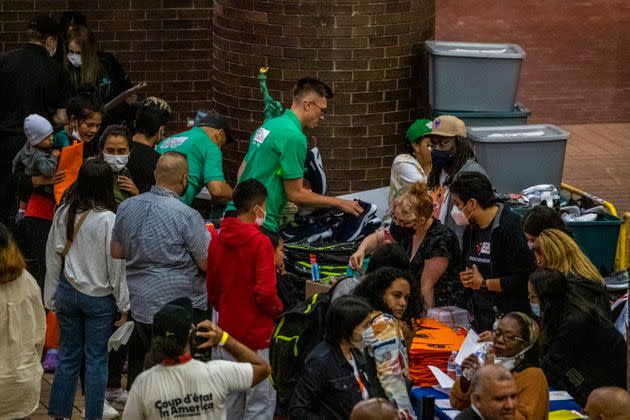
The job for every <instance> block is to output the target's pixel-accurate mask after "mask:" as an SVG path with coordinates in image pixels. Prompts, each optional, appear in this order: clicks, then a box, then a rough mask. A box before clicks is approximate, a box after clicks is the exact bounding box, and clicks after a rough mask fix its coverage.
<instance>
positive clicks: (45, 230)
mask: <svg viewBox="0 0 630 420" xmlns="http://www.w3.org/2000/svg"><path fill="white" fill-rule="evenodd" d="M51 226H52V222H51V221H50V220H45V219H39V218H37V217H25V218H24V220H22V221H21V222H20V223H19V224H18V225H17V226H16V229H15V239H16V242H17V244H18V247H19V248H20V250H21V251H22V254H23V255H24V259H25V260H26V269H27V270H28V272H29V273H31V275H32V276H33V277H34V278H35V280H37V284H38V285H39V287H40V289H41V290H42V295H43V293H44V280H45V279H46V241H48V234H49V233H50V228H51Z"/></svg>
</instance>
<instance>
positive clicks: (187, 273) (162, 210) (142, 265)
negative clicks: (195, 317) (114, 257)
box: [112, 186, 210, 324]
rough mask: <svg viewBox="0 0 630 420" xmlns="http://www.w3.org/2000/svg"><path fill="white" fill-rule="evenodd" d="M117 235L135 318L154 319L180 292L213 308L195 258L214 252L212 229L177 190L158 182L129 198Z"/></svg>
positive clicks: (119, 215) (199, 304)
mask: <svg viewBox="0 0 630 420" xmlns="http://www.w3.org/2000/svg"><path fill="white" fill-rule="evenodd" d="M112 239H113V240H116V241H118V242H120V243H121V244H122V246H123V250H124V256H125V260H126V262H127V264H126V269H127V285H128V287H129V300H130V302H131V313H132V314H133V318H134V320H136V321H138V322H142V323H145V324H152V323H153V316H154V315H155V313H156V312H157V311H158V310H160V309H161V308H162V306H164V304H166V303H168V302H170V301H172V300H174V299H176V298H179V297H189V298H190V299H191V300H192V303H193V307H194V308H198V309H204V310H205V309H207V307H208V303H207V297H206V283H205V276H204V274H203V273H201V272H200V271H199V268H198V266H197V264H196V262H195V261H196V260H203V259H206V258H207V257H208V245H209V244H210V234H209V233H208V231H207V230H206V226H205V223H204V221H203V219H202V218H201V215H200V214H199V213H198V212H197V211H196V210H194V209H192V208H190V207H189V206H187V205H186V204H184V203H182V202H181V201H180V199H179V196H178V195H177V194H175V193H174V192H172V191H169V190H167V189H164V188H161V187H157V186H154V187H152V188H151V191H149V192H146V193H144V194H140V195H138V196H136V197H131V198H129V199H127V200H125V201H123V202H122V203H121V204H120V206H118V212H117V213H116V223H115V225H114V232H113V235H112Z"/></svg>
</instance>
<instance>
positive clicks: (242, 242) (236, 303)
mask: <svg viewBox="0 0 630 420" xmlns="http://www.w3.org/2000/svg"><path fill="white" fill-rule="evenodd" d="M206 287H207V289H208V308H210V307H214V309H215V310H217V311H218V312H219V327H221V328H222V329H223V330H225V331H227V332H228V333H230V335H232V336H233V337H234V338H236V339H237V340H238V341H240V342H241V343H243V344H245V345H246V346H247V347H249V348H250V349H252V350H259V349H264V348H268V347H269V344H270V341H271V335H272V333H273V329H274V322H273V320H274V318H275V317H277V316H278V315H280V314H281V313H282V310H283V308H282V302H281V301H280V299H279V298H278V293H277V290H276V268H275V265H274V249H273V245H271V241H270V240H269V238H268V237H267V236H266V235H265V234H264V233H262V231H261V230H260V227H259V226H258V225H256V224H254V223H244V222H241V221H240V220H238V219H237V218H236V217H226V218H225V219H224V220H223V221H222V222H221V229H220V230H219V233H218V234H216V235H213V236H212V239H211V241H210V246H209V247H208V271H207V275H206Z"/></svg>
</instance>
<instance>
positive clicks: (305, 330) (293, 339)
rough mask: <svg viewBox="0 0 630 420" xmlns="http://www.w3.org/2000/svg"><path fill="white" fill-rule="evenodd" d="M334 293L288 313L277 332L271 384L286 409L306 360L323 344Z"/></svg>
mask: <svg viewBox="0 0 630 420" xmlns="http://www.w3.org/2000/svg"><path fill="white" fill-rule="evenodd" d="M333 290H334V287H333V288H332V289H330V290H329V291H328V292H326V293H316V294H314V295H313V296H311V297H310V298H308V299H306V300H305V301H303V302H300V303H299V304H297V305H295V306H294V307H293V308H291V309H289V310H288V311H286V312H285V313H284V314H283V315H282V317H281V318H280V321H279V322H278V324H277V326H276V329H275V330H274V333H273V337H272V338H271V346H270V348H269V360H270V362H271V369H272V371H271V383H272V384H273V387H274V388H275V389H276V392H277V398H278V401H279V402H280V403H282V404H284V405H287V406H288V404H289V402H290V401H291V396H292V395H293V390H294V389H295V386H296V385H297V382H298V379H299V378H300V376H301V375H302V372H303V370H304V361H305V360H306V356H307V355H308V354H309V353H310V351H311V350H313V348H314V347H315V346H316V345H317V344H319V343H320V342H321V341H322V338H323V336H324V320H325V318H326V312H327V311H328V307H329V306H330V302H331V300H332V293H333Z"/></svg>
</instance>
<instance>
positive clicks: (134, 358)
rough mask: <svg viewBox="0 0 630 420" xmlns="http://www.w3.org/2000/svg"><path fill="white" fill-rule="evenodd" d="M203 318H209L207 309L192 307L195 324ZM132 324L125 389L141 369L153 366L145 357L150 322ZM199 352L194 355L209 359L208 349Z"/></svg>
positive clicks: (148, 348) (148, 347) (148, 344)
mask: <svg viewBox="0 0 630 420" xmlns="http://www.w3.org/2000/svg"><path fill="white" fill-rule="evenodd" d="M205 319H210V315H209V312H208V311H205V310H202V309H197V308H193V321H194V323H195V324H197V323H199V322H201V321H203V320H205ZM134 324H135V325H134V329H133V333H131V337H130V338H129V342H128V343H127V346H128V363H127V390H130V389H131V385H133V382H134V381H135V380H136V378H137V377H138V375H140V374H141V373H142V371H144V370H145V369H148V368H150V367H151V366H153V362H152V361H151V360H149V358H148V357H147V356H148V354H149V350H150V349H151V324H145V323H142V322H138V321H136V320H134ZM200 353H201V354H200V355H198V356H195V357H196V358H199V359H202V360H206V361H207V360H210V349H207V350H205V351H201V352H200ZM110 357H111V354H110Z"/></svg>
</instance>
